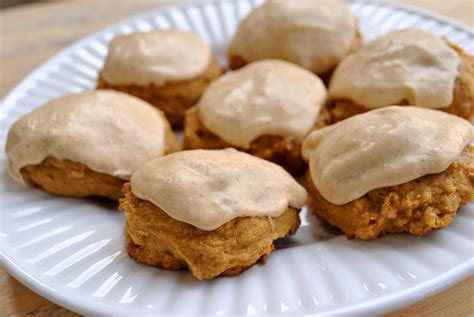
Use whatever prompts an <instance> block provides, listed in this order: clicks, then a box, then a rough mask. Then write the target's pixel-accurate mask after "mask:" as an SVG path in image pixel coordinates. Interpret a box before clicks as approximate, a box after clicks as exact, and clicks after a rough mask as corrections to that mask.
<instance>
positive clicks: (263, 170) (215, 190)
mask: <svg viewBox="0 0 474 317" xmlns="http://www.w3.org/2000/svg"><path fill="white" fill-rule="evenodd" d="M131 187H132V192H133V194H134V195H135V196H137V197H138V198H140V199H144V200H147V201H150V202H151V203H153V204H155V205H156V206H158V207H160V208H161V209H162V210H163V211H164V212H166V213H167V214H168V215H169V216H170V217H171V218H173V219H176V220H178V221H182V222H185V223H188V224H190V225H192V226H194V227H197V228H199V229H201V230H207V231H210V230H215V229H217V228H218V227H220V226H222V225H223V224H225V223H227V222H229V221H231V220H232V219H234V218H238V217H278V216H280V215H281V214H283V212H285V210H286V209H287V208H288V207H294V208H301V207H302V206H303V205H304V204H305V203H306V199H307V193H306V190H305V189H304V188H303V187H302V186H301V185H299V184H298V183H297V182H296V180H294V179H293V178H292V177H291V176H290V174H288V173H287V172H286V171H285V170H284V169H283V168H281V167H280V166H278V165H276V164H273V163H271V162H268V161H265V160H263V159H260V158H257V157H255V156H251V155H249V154H246V153H243V152H239V151H236V150H234V149H225V150H193V151H183V152H177V153H173V154H170V155H166V156H163V157H160V158H158V159H155V160H152V161H150V162H148V163H146V164H144V165H142V166H141V167H140V168H139V169H138V170H137V171H136V172H135V173H133V175H132V179H131Z"/></svg>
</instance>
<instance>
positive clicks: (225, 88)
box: [197, 60, 327, 149]
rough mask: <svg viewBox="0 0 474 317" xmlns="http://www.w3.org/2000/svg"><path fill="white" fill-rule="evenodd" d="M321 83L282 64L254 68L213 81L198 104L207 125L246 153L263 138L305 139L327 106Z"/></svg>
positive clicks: (254, 65)
mask: <svg viewBox="0 0 474 317" xmlns="http://www.w3.org/2000/svg"><path fill="white" fill-rule="evenodd" d="M326 96H327V92H326V88H325V87H324V84H323V83H322V81H321V80H320V79H319V77H317V76H316V75H314V74H313V73H311V72H309V71H308V70H306V69H304V68H301V67H299V66H297V65H294V64H291V63H289V62H285V61H282V60H263V61H257V62H254V63H251V64H249V65H247V66H245V67H243V68H241V69H239V70H237V71H235V72H233V73H227V74H225V75H224V76H222V77H220V78H219V79H217V80H215V81H213V82H212V83H211V84H210V86H209V87H208V89H207V90H206V91H205V92H204V94H203V96H202V97H201V99H200V101H199V102H198V105H197V106H198V110H199V111H198V114H199V118H200V120H201V121H202V123H203V125H204V126H205V127H206V128H207V129H209V131H211V132H213V133H214V134H216V135H218V136H219V137H220V138H221V139H223V140H225V141H227V142H228V143H229V144H232V145H233V146H237V147H240V148H244V149H247V148H249V146H250V143H251V142H252V141H254V140H255V139H257V138H258V137H260V136H262V135H276V136H282V137H290V138H294V139H297V140H302V139H303V138H304V137H305V136H306V134H307V133H308V132H309V131H310V130H311V128H312V127H313V126H314V124H315V122H316V119H317V117H318V115H319V111H320V109H321V106H322V105H323V104H324V103H325V101H326Z"/></svg>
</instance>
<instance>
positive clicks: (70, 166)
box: [6, 90, 179, 199]
mask: <svg viewBox="0 0 474 317" xmlns="http://www.w3.org/2000/svg"><path fill="white" fill-rule="evenodd" d="M178 149H179V145H178V142H177V140H176V138H175V136H174V134H173V132H172V131H171V127H170V125H169V123H168V122H167V120H166V118H165V117H164V115H163V114H162V113H161V112H160V111H159V110H157V109H155V108H154V107H152V106H151V105H150V104H148V103H146V102H144V101H142V100H140V99H138V98H135V97H133V96H129V95H127V94H124V93H121V92H116V91H112V90H98V91H90V92H83V93H77V94H70V95H66V96H63V97H60V98H57V99H54V100H51V101H50V102H48V103H46V104H45V105H43V106H41V107H39V108H37V109H35V110H34V111H32V112H30V113H29V114H27V115H25V116H23V117H21V118H20V119H18V120H17V121H16V122H15V123H14V124H13V125H12V127H11V128H10V131H9V132H8V137H7V144H6V154H7V157H8V171H9V173H10V175H11V177H12V178H14V179H17V180H23V181H25V182H26V183H28V184H29V185H32V186H39V187H41V188H43V189H44V190H46V191H48V192H50V193H54V194H58V195H64V196H76V197H85V196H105V197H109V198H111V199H118V198H119V197H120V196H121V188H122V185H123V183H124V182H125V181H127V180H129V179H130V176H131V175H132V173H133V172H134V171H135V170H136V169H137V167H138V166H140V164H143V163H145V162H147V161H149V160H151V159H154V158H156V157H159V156H162V155H164V154H166V153H170V152H173V151H176V150H178Z"/></svg>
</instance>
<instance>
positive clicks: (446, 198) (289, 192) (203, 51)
mask: <svg viewBox="0 0 474 317" xmlns="http://www.w3.org/2000/svg"><path fill="white" fill-rule="evenodd" d="M362 40H363V39H362V36H361V33H360V32H359V27H358V21H357V19H356V18H355V17H354V16H353V14H352V13H351V10H350V8H349V7H348V6H347V4H346V3H345V2H344V1H343V0H299V1H291V0H268V1H267V2H266V3H265V4H264V5H262V6H260V7H258V8H256V9H254V10H253V11H252V12H251V13H250V14H249V15H248V16H247V17H246V18H245V19H244V20H242V21H241V23H240V25H239V26H238V28H237V30H236V32H235V34H234V36H233V38H232V40H231V41H230V43H229V47H228V54H227V55H228V65H229V67H228V68H229V69H230V70H229V71H228V72H227V73H225V69H224V68H223V67H221V66H220V65H219V64H218V63H217V60H216V58H215V57H214V56H213V55H212V52H211V49H210V48H209V46H208V45H207V44H206V43H205V42H204V41H203V40H202V39H200V38H199V37H198V36H197V35H195V34H193V33H190V32H187V31H184V30H178V29H169V30H157V31H152V32H146V33H136V34H128V35H119V36H117V37H116V38H115V39H113V40H112V41H111V43H110V45H109V51H108V55H107V57H106V60H105V63H104V67H103V69H102V70H101V72H100V73H99V74H98V84H97V90H94V91H88V92H82V93H77V94H71V95H67V96H63V97H60V98H57V99H55V100H52V101H50V102H48V103H46V104H45V105H43V106H41V107H39V108H38V109H36V110H34V111H33V112H31V113H29V114H27V115H25V116H23V117H21V118H20V119H19V120H18V121H17V122H16V123H15V124H14V125H13V126H12V127H11V129H10V131H9V134H8V139H7V145H6V152H7V156H8V169H9V172H10V175H11V176H12V178H14V179H18V180H23V181H24V182H25V183H27V184H29V185H31V186H37V187H40V188H42V189H44V190H46V191H48V192H50V193H53V194H57V195H63V196H76V197H87V196H102V197H107V198H110V199H113V200H119V201H120V203H119V205H120V206H119V209H120V210H122V211H123V212H124V215H125V220H126V226H125V236H126V241H127V242H126V243H127V245H126V248H127V251H128V253H129V254H130V256H132V257H133V258H134V259H136V260H137V261H140V262H143V263H146V264H149V265H156V266H160V267H162V268H165V269H182V268H187V269H189V270H190V271H191V272H192V273H193V274H194V275H195V276H196V277H197V278H198V279H212V278H214V277H216V276H233V275H237V274H239V273H240V272H242V271H243V270H245V269H247V268H249V267H251V266H252V265H254V264H255V263H256V262H258V261H262V262H265V261H266V259H267V257H268V255H269V254H270V253H271V252H272V250H273V248H274V240H276V239H278V238H282V237H285V236H287V235H291V234H295V233H296V231H297V229H298V227H299V225H300V218H299V212H300V210H301V208H302V207H303V206H304V205H305V204H306V203H308V202H309V206H310V209H311V211H312V212H313V213H314V214H315V215H316V216H318V217H319V218H320V219H321V220H324V221H326V222H328V223H330V224H331V225H333V226H335V227H337V228H339V229H340V230H341V231H342V232H343V233H345V234H346V235H347V236H348V237H351V238H352V237H355V238H359V239H363V240H371V239H375V238H377V237H379V236H381V235H384V234H388V233H395V232H409V233H412V234H415V235H423V234H426V233H428V232H430V231H433V230H436V229H441V228H444V227H446V226H448V225H449V224H450V223H451V222H452V221H453V219H454V217H455V215H456V212H457V210H458V208H459V207H460V206H461V205H465V204H467V203H468V202H470V201H472V200H474V146H471V145H470V143H471V142H472V141H473V140H474V128H473V126H472V125H471V123H470V122H469V121H468V120H471V119H472V118H473V116H474V57H473V56H470V55H468V54H466V53H465V52H463V50H462V49H461V48H459V47H457V46H455V45H454V44H452V43H450V42H449V41H448V40H447V39H445V38H439V37H438V36H436V35H434V34H431V33H428V32H426V31H423V30H421V29H405V30H398V31H395V32H391V33H389V34H386V35H383V36H381V37H380V38H376V39H374V40H372V41H371V42H368V43H365V44H362ZM224 73H225V74H224ZM172 128H174V129H175V131H173V130H172ZM177 129H182V130H183V132H184V140H183V142H182V143H183V144H182V145H181V144H180V142H179V141H178V139H177V137H176V135H175V132H176V130H177ZM183 149H184V150H183ZM305 172H306V176H307V177H306V178H307V185H308V186H307V188H308V189H309V194H308V193H307V191H306V190H305V188H304V187H303V186H302V185H301V184H299V183H298V182H297V181H296V180H295V179H294V178H293V177H294V176H298V175H301V174H304V173H305Z"/></svg>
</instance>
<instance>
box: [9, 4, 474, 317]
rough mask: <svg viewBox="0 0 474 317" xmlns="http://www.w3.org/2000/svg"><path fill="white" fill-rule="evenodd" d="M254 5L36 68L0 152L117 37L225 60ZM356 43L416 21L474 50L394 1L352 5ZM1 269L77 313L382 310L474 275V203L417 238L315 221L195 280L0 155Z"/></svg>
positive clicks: (457, 31) (203, 11) (95, 207)
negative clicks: (29, 183)
mask: <svg viewBox="0 0 474 317" xmlns="http://www.w3.org/2000/svg"><path fill="white" fill-rule="evenodd" d="M260 2H261V1H249V0H239V1H208V2H206V3H199V4H190V5H184V6H174V7H168V8H165V9H162V10H157V11H152V12H149V13H147V14H145V15H142V16H139V17H134V18H132V19H129V20H127V21H124V22H121V23H119V24H117V25H114V26H112V27H110V28H107V29H105V30H103V31H100V32H98V33H95V34H93V35H91V36H89V37H87V38H85V39H83V40H81V41H79V42H77V43H76V44H74V45H72V46H71V47H69V48H66V49H65V50H64V51H62V52H61V53H60V54H58V55H57V56H55V57H54V58H52V59H51V60H49V61H48V62H46V63H45V64H43V65H42V66H40V67H39V68H38V69H37V70H35V71H34V72H33V73H32V74H31V75H29V76H28V77H27V78H26V79H25V80H24V81H23V82H21V83H20V84H19V85H18V86H17V87H15V89H13V91H12V92H11V93H10V94H9V95H8V96H7V97H6V98H5V99H4V101H3V104H2V105H1V108H0V120H1V121H0V147H1V148H3V147H4V144H5V138H6V134H7V131H8V128H9V126H10V125H11V124H12V123H13V122H14V120H16V119H17V118H18V117H19V116H21V115H23V114H25V113H27V112H29V111H31V110H32V109H34V108H35V107H37V106H39V105H40V104H42V103H44V102H45V101H47V100H49V99H51V98H53V97H56V96H60V95H63V94H65V93H69V92H76V91H82V90H85V89H91V88H93V87H94V84H95V80H96V76H97V71H98V69H99V68H100V67H101V65H102V61H103V58H104V55H105V54H106V51H107V48H106V45H107V42H108V41H110V39H111V38H112V37H113V36H114V35H115V34H117V33H128V32H133V31H146V30H150V29H153V28H168V27H180V28H184V29H188V30H191V31H194V32H197V33H198V34H199V35H201V36H202V37H203V38H204V39H205V40H206V41H207V42H208V43H210V45H211V46H212V49H213V51H214V53H215V54H217V56H218V57H219V59H220V61H221V62H222V63H223V64H224V63H225V59H224V57H225V56H224V55H225V54H224V53H225V47H226V42H227V40H228V38H229V36H230V35H231V34H232V32H233V30H234V29H235V27H236V24H237V21H238V20H239V19H240V18H241V17H243V16H244V15H246V14H247V12H248V11H249V10H250V9H251V8H252V7H253V6H255V5H257V4H259V3H260ZM351 6H352V9H353V10H354V12H355V14H356V15H357V16H358V17H359V21H360V23H361V29H362V33H363V35H364V38H365V39H366V40H367V39H371V38H373V37H375V36H377V35H379V34H382V33H385V32H387V31H390V30H393V29H398V28H403V27H409V26H417V27H421V28H425V29H427V30H429V31H432V32H434V33H436V34H439V35H445V36H447V37H448V38H449V39H450V40H451V41H453V42H454V43H457V44H459V45H460V46H462V47H463V48H464V49H465V50H467V51H468V52H469V53H471V54H473V53H474V35H473V32H472V30H470V29H469V28H467V27H464V26H462V25H460V24H458V23H456V22H453V21H450V20H448V19H446V18H443V17H440V16H437V15H435V14H431V13H427V12H424V11H421V10H418V9H413V8H410V7H406V6H400V5H396V4H392V3H377V2H368V1H363V2H362V1H357V2H352V3H351ZM0 166H1V173H0V195H1V198H0V220H1V222H0V242H1V260H2V264H3V266H4V267H5V268H6V269H7V270H8V271H9V272H10V273H11V274H13V275H14V276H15V277H16V278H18V279H19V280H20V281H22V282H23V283H24V284H26V285H27V286H28V287H30V288H31V289H33V290H34V291H36V292H38V293H39V294H41V295H43V296H45V297H47V298H49V299H50V300H52V301H54V302H56V303H58V304H60V305H63V306H66V307H68V308H70V309H72V310H74V311H76V312H80V313H83V314H118V313H126V314H132V313H135V314H162V315H169V314H173V313H201V314H256V313H261V314H280V313H281V314H285V313H286V314H288V313H289V314H295V313H307V314H335V315H347V314H356V313H364V314H367V313H382V312H385V311H388V310H392V309H395V308H397V307H400V306H403V305H407V304H410V303H413V302H415V301H418V300H420V299H421V298H423V297H425V296H427V295H429V294H432V293H434V292H436V291H439V290H440V289H442V288H445V287H447V286H449V285H451V284H453V283H454V282H456V281H459V280H461V279H463V278H465V277H467V276H468V275H469V274H472V272H473V263H474V260H473V251H474V237H473V228H474V205H473V204H471V205H469V206H467V207H464V208H462V210H460V212H459V215H458V216H457V218H456V219H455V221H454V223H453V224H452V225H450V226H449V227H448V228H447V229H445V230H441V231H439V232H434V233H431V234H429V235H428V236H425V237H423V238H421V239H419V238H416V237H413V236H410V235H407V234H397V235H391V236H387V237H384V238H381V239H377V240H376V241H372V242H363V241H358V240H348V239H346V238H345V237H344V236H340V235H339V236H338V235H336V234H335V233H334V232H331V231H330V230H329V229H327V228H323V227H322V226H321V225H320V224H319V222H318V221H317V220H316V219H315V218H314V217H307V216H306V213H304V214H303V215H302V216H303V226H302V227H301V228H300V230H299V232H298V234H297V235H296V236H295V237H294V238H291V239H284V240H282V241H279V242H278V249H277V250H276V251H275V252H274V253H273V254H272V255H271V256H270V258H269V261H268V262H267V264H266V265H256V266H255V267H253V268H252V269H250V270H248V271H246V272H245V273H243V274H241V275H240V276H237V277H234V278H218V279H215V280H213V281H205V282H202V281H198V280H196V279H194V278H193V277H192V276H191V274H190V273H188V272H170V271H165V270H161V269H157V268H153V267H148V266H145V265H140V264H137V263H135V262H134V261H133V260H131V259H130V258H129V257H128V256H127V254H126V252H125V250H124V248H123V237H122V230H123V222H124V221H123V217H122V214H120V213H119V212H117V211H115V210H114V209H115V205H114V204H112V203H108V202H103V201H97V200H92V199H89V200H81V199H73V198H59V197H55V196H51V195H48V194H46V193H44V192H42V191H41V190H38V189H32V188H27V187H25V186H23V185H21V184H18V183H15V182H13V181H11V180H10V179H9V178H8V176H7V173H6V169H5V166H6V159H5V155H4V153H3V151H2V153H1V154H0Z"/></svg>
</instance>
